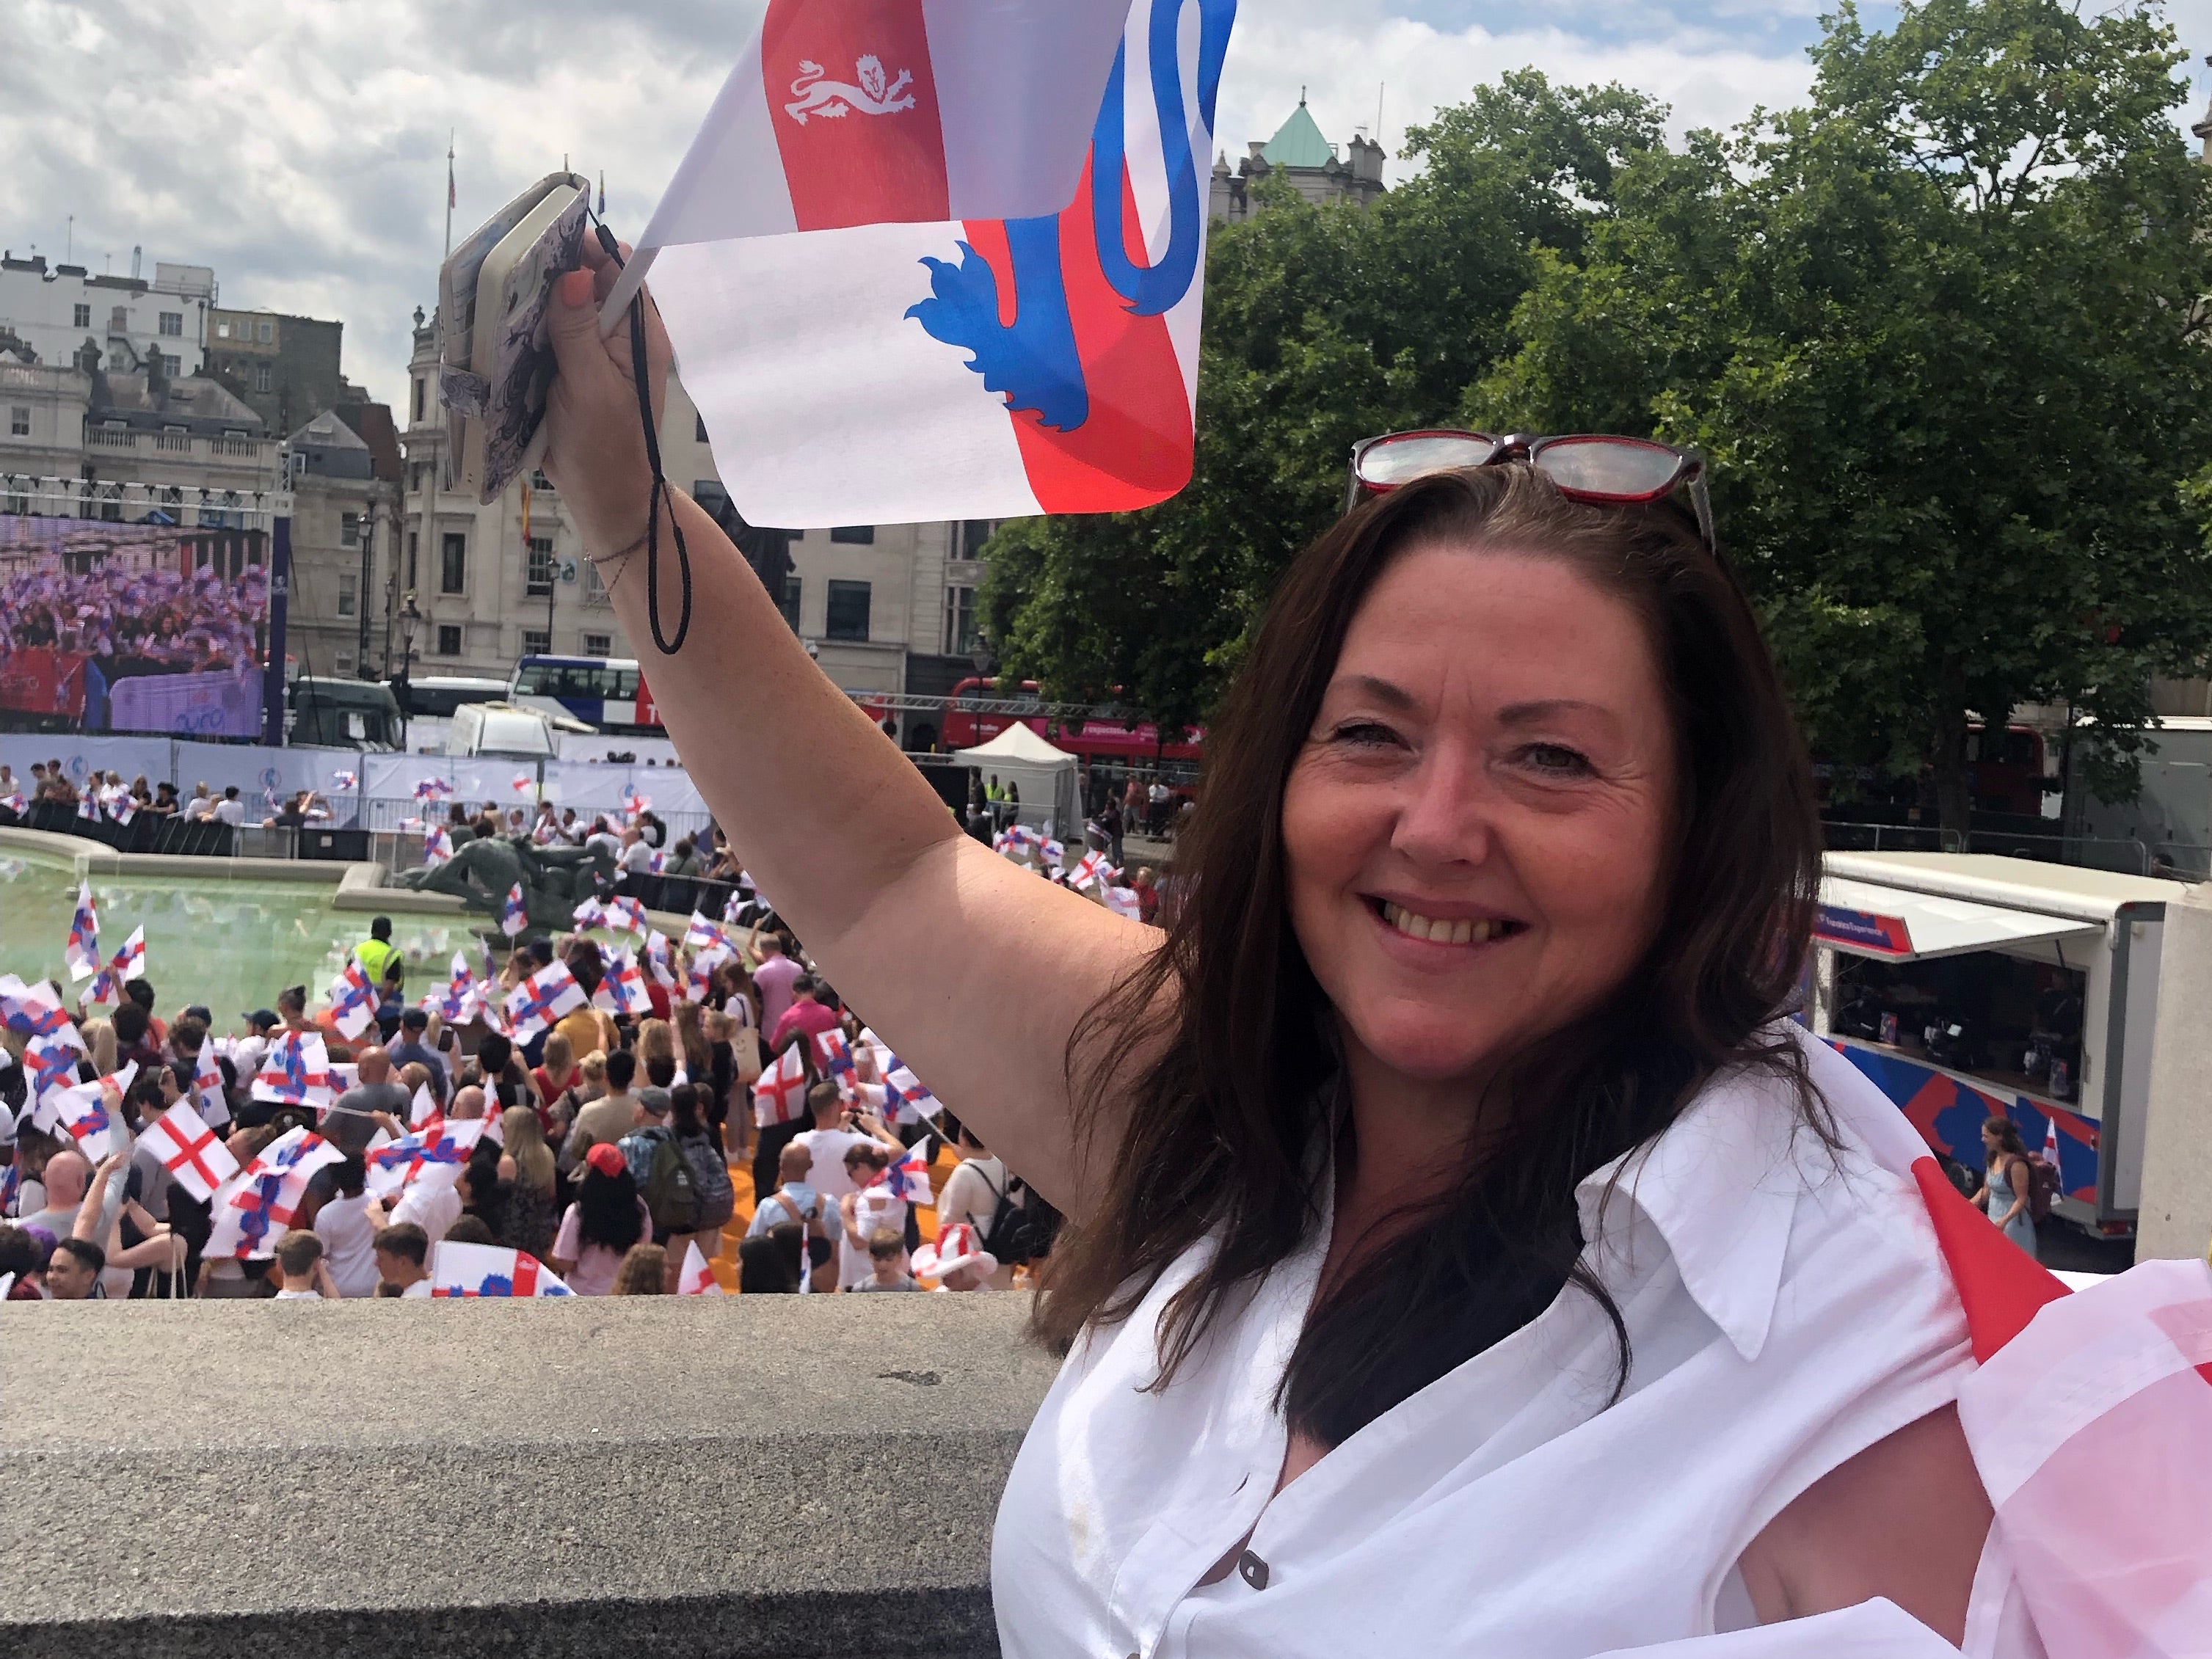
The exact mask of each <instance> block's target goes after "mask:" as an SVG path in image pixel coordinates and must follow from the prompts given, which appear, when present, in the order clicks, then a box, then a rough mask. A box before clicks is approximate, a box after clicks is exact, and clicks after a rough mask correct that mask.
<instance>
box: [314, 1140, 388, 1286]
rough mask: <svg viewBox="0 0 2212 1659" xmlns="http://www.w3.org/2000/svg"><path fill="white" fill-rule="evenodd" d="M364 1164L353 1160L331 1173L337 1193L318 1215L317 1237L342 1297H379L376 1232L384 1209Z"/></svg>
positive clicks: (316, 1224) (327, 1201) (316, 1216)
mask: <svg viewBox="0 0 2212 1659" xmlns="http://www.w3.org/2000/svg"><path fill="white" fill-rule="evenodd" d="M364 1175H365V1171H364V1170H362V1163H361V1160H360V1159H359V1158H348V1159H347V1160H346V1161H345V1162H344V1163H343V1164H338V1165H337V1167H335V1168H334V1169H333V1170H331V1180H332V1182H334V1184H335V1185H336V1187H337V1191H336V1192H335V1193H334V1194H332V1195H331V1197H330V1198H328V1199H326V1200H324V1203H323V1207H322V1208H321V1209H319V1210H318V1211H316V1212H315V1237H317V1238H319V1239H321V1240H322V1241H323V1255H324V1260H325V1263H326V1264H327V1265H328V1267H329V1268H330V1275H331V1283H332V1284H333V1285H337V1287H338V1294H339V1295H340V1296H346V1297H356V1296H374V1295H375V1294H376V1278H377V1275H376V1252H375V1244H376V1230H377V1224H378V1223H379V1222H380V1221H381V1220H382V1219H383V1218H384V1207H383V1206H382V1205H380V1204H379V1203H378V1202H377V1200H376V1198H375V1196H374V1194H371V1193H370V1192H368V1190H367V1189H366V1187H365V1186H364V1184H363V1182H364Z"/></svg>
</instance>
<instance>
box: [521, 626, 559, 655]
mask: <svg viewBox="0 0 2212 1659" xmlns="http://www.w3.org/2000/svg"><path fill="white" fill-rule="evenodd" d="M522 654H523V655H524V656H526V657H550V656H551V655H552V654H553V635H551V634H550V632H549V631H547V630H546V629H543V628H526V629H523V630H522Z"/></svg>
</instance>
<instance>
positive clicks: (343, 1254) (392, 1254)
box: [0, 843, 1057, 1300]
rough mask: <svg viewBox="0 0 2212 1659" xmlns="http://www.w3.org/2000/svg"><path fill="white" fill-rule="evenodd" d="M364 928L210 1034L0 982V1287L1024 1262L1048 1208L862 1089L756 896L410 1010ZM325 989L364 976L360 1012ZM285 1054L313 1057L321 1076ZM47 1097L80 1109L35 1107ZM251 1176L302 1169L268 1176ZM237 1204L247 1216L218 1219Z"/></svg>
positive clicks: (582, 1277) (191, 1287) (128, 1009)
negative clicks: (317, 988) (478, 1249)
mask: <svg viewBox="0 0 2212 1659" xmlns="http://www.w3.org/2000/svg"><path fill="white" fill-rule="evenodd" d="M679 844H680V843H679ZM756 908H758V907H756ZM663 947H665V948H663ZM639 955H641V956H643V957H646V958H647V961H648V963H650V965H651V966H652V968H653V971H652V972H649V973H641V972H639V971H637V963H638V956H639ZM410 965H411V964H410V963H408V962H407V961H406V959H405V957H404V954H403V953H402V952H401V951H400V950H399V949H398V947H397V946H396V945H394V944H393V943H392V927H391V923H390V921H389V919H388V918H384V917H379V918H377V919H376V920H375V921H374V922H373V923H372V924H371V928H370V933H369V936H368V938H367V939H363V940H362V941H361V942H360V944H359V945H356V947H355V948H354V950H353V951H352V953H351V956H350V958H349V963H348V964H347V968H346V970H345V973H344V975H342V977H341V981H340V984H339V985H338V986H337V987H332V994H331V997H329V998H328V999H323V998H318V997H314V996H313V995H311V994H310V991H309V989H308V987H306V986H298V985H295V986H291V987H286V988H284V989H283V990H281V991H279V992H278V993H277V994H276V996H275V997H274V998H273V999H272V1006H270V1007H267V1008H262V1009H258V1010H254V1011H252V1012H248V1013H246V1015H244V1016H243V1017H242V1024H240V1026H238V1027H237V1028H236V1029H234V1030H231V1031H230V1032H228V1034H224V1033H223V1032H222V1030H221V1026H222V1022H220V1021H219V1020H218V1019H217V1018H216V1016H215V1014H214V1012H213V1011H211V1010H210V1009H209V1008H207V1007H205V1006H197V1005H186V1006H179V1007H176V1008H174V1009H172V1010H169V1011H167V1012H162V1011H161V1005H160V1001H159V999H158V997H157V995H156V994H155V989H154V983H153V981H152V980H151V979H149V978H148V977H145V976H144V975H143V973H142V974H141V975H140V976H138V977H126V976H125V973H126V971H127V970H125V969H122V968H120V967H118V969H116V970H115V978H114V980H113V981H112V982H111V983H109V984H108V985H107V987H106V994H107V995H109V996H112V1000H102V1001H98V1002H84V1001H79V1002H78V1003H77V1004H76V1006H74V1007H71V1006H68V1004H67V1001H66V996H65V994H64V991H63V988H62V987H61V985H60V984H59V983H58V982H57V981H40V982H38V983H35V984H31V985H25V984H23V983H22V982H21V981H17V980H12V979H9V978H6V977H0V1019H4V1025H0V1059H4V1061H5V1062H7V1063H4V1064H0V1281H4V1282H5V1283H6V1284H7V1285H8V1288H7V1291H6V1295H7V1297H9V1298H10V1299H29V1298H33V1297H40V1298H52V1299H63V1300H69V1299H76V1298H79V1297H95V1298H97V1297H106V1298H113V1299H121V1298H126V1297H271V1298H278V1297H281V1298H305V1297H374V1296H389V1297H425V1296H430V1295H433V1294H464V1293H465V1292H464V1291H458V1290H456V1291H441V1290H439V1289H438V1288H437V1286H438V1285H439V1282H440V1275H439V1272H438V1266H437V1264H438V1252H439V1249H440V1248H441V1245H443V1244H447V1243H453V1244H470V1245H479V1246H492V1247H495V1248H496V1249H503V1250H510V1251H514V1252H519V1253H520V1255H522V1256H524V1257H526V1258H528V1259H529V1260H530V1261H531V1262H532V1264H533V1267H534V1266H535V1264H542V1265H543V1267H544V1268H546V1269H549V1270H550V1273H551V1274H553V1275H557V1276H558V1279H559V1281H560V1282H561V1283H562V1284H563V1285H565V1288H566V1289H567V1290H568V1291H569V1292H572V1293H574V1294H578V1295H586V1296H598V1295H610V1294H612V1295H638V1294H659V1293H666V1292H672V1291H707V1290H709V1289H710V1288H711V1289H712V1290H713V1291H715V1292H719V1291H720V1290H721V1289H722V1288H723V1287H722V1286H721V1285H720V1281H719V1279H714V1278H713V1276H712V1264H714V1263H716V1262H717V1261H724V1264H725V1266H726V1267H727V1266H729V1265H732V1264H730V1263H728V1262H727V1261H726V1260H725V1257H726V1252H725V1244H726V1242H728V1243H733V1244H734V1247H735V1249H734V1256H735V1261H734V1264H733V1265H734V1267H735V1279H736V1287H737V1289H738V1291H740V1292H742V1293H747V1294H762V1293H817V1292H836V1291H845V1292H849V1293H866V1292H880V1291H913V1290H921V1289H927V1288H935V1289H937V1290H939V1291H978V1290H987V1289H992V1288H1005V1287H1007V1286H1010V1285H1012V1284H1013V1283H1015V1282H1016V1278H1017V1275H1018V1273H1019V1272H1021V1271H1023V1270H1024V1267H1025V1265H1026V1264H1028V1263H1030V1262H1033V1261H1035V1260H1036V1259H1037V1258H1038V1257H1039V1256H1041V1255H1042V1254H1043V1253H1044V1252H1045V1251H1046V1250H1047V1249H1049V1245H1050V1239H1051V1236H1052V1231H1053V1230H1054V1226H1055V1225H1056V1221H1057V1218H1056V1216H1054V1214H1053V1212H1051V1211H1050V1210H1049V1209H1048V1206H1045V1205H1044V1204H1043V1202H1042V1200H1039V1199H1037V1198H1036V1197H1035V1195H1034V1194H1030V1193H1028V1192H1027V1191H1026V1190H1025V1189H1024V1188H1023V1186H1022V1184H1021V1183H1020V1182H1018V1180H1016V1179H1014V1178H1013V1177H1012V1176H1010V1175H1009V1173H1008V1172H1007V1171H1006V1168H1005V1166H1004V1165H1003V1164H1000V1162H999V1161H998V1160H997V1159H996V1158H993V1157H992V1156H991V1155H990V1153H989V1152H988V1150H987V1148H985V1147H984V1146H982V1145H981V1143H980V1142H979V1141H977V1140H976V1139H975V1137H974V1135H973V1134H972V1133H969V1132H968V1131H967V1130H966V1129H964V1128H963V1126H961V1125H960V1124H959V1122H958V1121H957V1119H956V1118H955V1117H954V1116H953V1115H952V1114H951V1112H949V1111H946V1110H945V1109H942V1108H941V1107H940V1106H939V1104H938V1103H936V1102H935V1101H934V1099H933V1097H929V1095H928V1094H927V1091H926V1090H924V1089H921V1088H919V1087H918V1086H916V1087H908V1088H905V1089H903V1090H902V1088H900V1087H898V1086H896V1085H893V1084H890V1083H887V1081H886V1079H887V1078H888V1077H890V1076H893V1075H894V1074H898V1075H903V1074H899V1073H897V1072H896V1068H897V1062H896V1056H895V1055H891V1054H889V1052H888V1050H886V1049H885V1048H884V1047H883V1045H882V1044H881V1043H880V1042H878V1041H877V1040H876V1039H875V1037H874V1034H873V1033H872V1031H870V1030H868V1029H867V1027H866V1024H864V1023H863V1022H862V1021H861V1020H860V1018H859V1017H858V1016H857V1015H856V1014H855V1013H854V1011H853V1010H851V1009H849V1008H848V1007H846V1006H843V1005H842V1003H841V1002H840V1000H838V998H837V996H836V993H835V991H834V990H832V989H831V987H829V986H828V985H827V984H826V983H824V982H823V981H822V980H821V979H820V978H819V977H818V976H817V975H815V974H814V973H812V972H811V968H810V964H809V963H808V961H807V958H806V957H805V954H804V952H803V951H801V949H800V948H799V944H798V942H797V941H796V939H793V937H792V936H791V935H790V934H789V933H787V932H786V931H783V930H782V929H781V927H780V926H779V925H777V923H776V921H775V917H774V916H773V914H772V913H766V912H762V913H761V914H760V915H758V916H757V918H756V920H755V921H754V923H753V925H751V926H750V927H722V926H720V925H718V924H713V923H708V922H707V921H705V919H704V918H700V917H695V918H694V926H693V929H692V930H691V932H690V933H687V934H686V935H685V941H684V943H682V944H677V943H675V942H673V941H671V940H668V939H665V936H664V937H662V938H661V939H660V940H659V946H658V947H655V948H649V949H647V950H645V951H641V952H639V953H637V955H633V954H632V952H631V951H629V949H627V948H625V947H624V946H623V945H617V944H615V943H614V942H612V936H611V935H610V934H609V933H607V932H606V931H605V930H604V929H602V930H600V931H599V936H597V937H594V934H593V932H592V930H589V929H585V930H580V931H578V932H576V933H565V934H561V935H558V936H551V935H540V936H537V937H531V938H526V939H520V940H519V941H516V942H515V943H514V945H513V949H512V951H511V952H510V954H509V955H508V957H507V961H506V962H505V963H504V964H503V965H501V966H500V967H499V968H498V969H497V971H496V972H495V973H494V972H491V971H489V969H490V966H491V964H490V963H489V962H487V963H485V964H484V967H485V969H486V971H485V972H484V974H483V977H482V978H481V979H471V981H470V982H469V983H468V984H467V986H466V988H465V990H464V989H457V986H459V983H460V979H461V976H460V975H458V973H457V975H456V978H455V980H453V981H443V982H441V983H440V984H438V985H435V986H433V987H428V990H427V992H425V993H424V994H420V995H418V996H413V997H411V998H410V992H414V991H416V990H418V989H420V987H410V986H409V985H408V983H407V979H408V975H409V971H410ZM617 977H621V978H622V979H623V981H624V983H623V987H621V989H622V994H620V995H616V994H613V993H615V992H616V991H617V987H616V986H614V985H611V984H610V983H609V981H610V980H611V979H614V978H617ZM555 980H558V981H560V982H561V983H562V985H563V986H568V985H570V984H573V987H574V991H573V993H571V994H568V995H567V996H566V998H565V1001H564V1003H563V1006H562V1012H560V1014H559V1017H558V1018H550V1017H545V1018H539V1019H537V1020H524V1021H521V1022H517V1021H515V1020H514V1019H513V1018H510V1016H509V1015H508V1014H507V1012H505V1010H506V1009H507V1007H508V1006H510V1005H513V1004H514V1003H515V1002H516V1000H517V999H518V998H520V1001H521V1002H522V1003H523V1004H527V1003H528V1002H529V1000H530V999H531V998H532V995H533V994H535V987H544V986H545V985H547V984H549V983H551V982H553V981H555ZM349 981H356V982H358V983H359V984H361V985H363V986H366V987H373V991H372V993H371V994H368V996H366V997H365V998H364V999H363V1006H362V1010H361V1011H360V1012H353V1011H351V1010H350V1009H349V1006H347V1002H346V995H345V992H344V987H345V985H346V984H347V983H348V982H349ZM101 984H102V981H101V980H95V981H94V987H92V988H93V990H94V992H97V991H98V990H99V987H100V986H101ZM58 1042H59V1043H63V1044H64V1045H65V1046H66V1048H67V1050H68V1052H67V1053H66V1054H64V1055H63V1057H62V1058H63V1061H64V1062H65V1063H64V1064H63V1065H62V1066H61V1069H60V1070H58V1071H57V1070H55V1069H53V1068H54V1066H55V1064H56V1062H55V1060H54V1059H53V1055H54V1054H56V1052H57V1050H56V1048H55V1046H54V1045H55V1044H56V1043H58ZM286 1066H290V1067H292V1068H293V1071H294V1074H295V1079H296V1078H298V1077H300V1076H301V1075H302V1074H303V1073H302V1068H305V1070H306V1071H307V1072H313V1071H314V1068H316V1067H326V1068H327V1073H328V1076H327V1087H326V1090H325V1091H324V1092H322V1093H321V1094H320V1095H318V1094H317V1093H316V1092H315V1091H313V1090H312V1089H308V1090H306V1091H304V1092H303V1091H301V1089H298V1088H294V1087H290V1086H289V1085H287V1084H286V1083H285V1082H284V1080H283V1068H284V1067H286ZM316 1075H320V1073H316ZM272 1079H274V1081H273V1082H272ZM59 1091H74V1094H75V1095H76V1096H77V1097H86V1105H85V1106H84V1108H83V1109H82V1115H80V1116H77V1117H76V1118H75V1119H70V1115H68V1114H61V1115H59V1116H61V1117H62V1118H63V1119H64V1120H65V1121H56V1117H57V1114H54V1113H52V1112H51V1111H49V1112H47V1113H46V1114H45V1115H41V1113H40V1110H39V1107H40V1103H41V1101H42V1100H46V1101H51V1100H52V1099H53V1098H56V1097H58V1093H59ZM95 1098H96V1102H97V1106H98V1110H97V1111H94V1109H93V1100H94V1099H95ZM179 1108H181V1109H182V1110H181V1111H179ZM86 1121H91V1122H92V1123H93V1124H94V1129H95V1132H94V1133H85V1132H84V1126H85V1123H86ZM179 1126H181V1127H179ZM210 1143H219V1144H220V1146H221V1147H222V1152H224V1153H226V1154H227V1158H225V1159H224V1160H223V1161H222V1162H223V1167H225V1168H228V1167H230V1166H235V1169H236V1170H237V1171H238V1172H239V1173H237V1174H236V1175H234V1176H229V1177H228V1184H223V1185H216V1186H215V1188H214V1190H212V1191H211V1192H210V1191H207V1190H205V1189H206V1188H207V1187H208V1186H209V1185H210V1183H209V1182H206V1181H200V1182H195V1181H194V1180H193V1179H192V1178H191V1176H192V1171H193V1170H194V1169H197V1170H200V1172H201V1173H202V1174H205V1173H207V1169H206V1164H207V1157H208V1156H211V1155H210V1154H208V1153H207V1148H208V1146H209V1145H210ZM88 1146H92V1147H93V1149H94V1150H93V1151H92V1152H91V1155H88V1151H87V1147H88ZM410 1153H411V1154H419V1158H410ZM396 1160H404V1161H408V1162H410V1163H412V1165H413V1167H412V1168H411V1169H410V1170H409V1171H408V1176H407V1178H406V1179H405V1180H404V1182H394V1181H393V1180H392V1178H391V1175H390V1172H391V1170H392V1169H393V1168H394V1167H395V1161H396ZM278 1164H283V1165H284V1166H285V1167H292V1166H294V1165H296V1166H297V1167H299V1168H301V1169H306V1168H308V1167H310V1166H313V1174H312V1175H311V1176H307V1177H306V1178H305V1180H304V1182H303V1183H301V1185H299V1187H298V1188H296V1190H295V1189H290V1188H284V1187H283V1185H282V1182H280V1181H278V1180H277V1178H276V1177H277V1176H280V1175H281V1174H282V1173H283V1170H281V1169H279V1168H277V1167H276V1166H277V1165H278ZM948 1164H950V1165H951V1167H950V1169H949V1170H947V1168H946V1166H947V1165H948ZM733 1166H734V1168H733ZM262 1171H273V1173H270V1174H268V1175H267V1177H266V1181H265V1184H264V1186H263V1188H261V1189H260V1192H259V1196H258V1200H257V1197H256V1192H255V1180H256V1176H257V1172H262ZM932 1175H937V1176H941V1177H942V1178H943V1185H942V1189H941V1190H933V1186H932V1182H931V1179H930V1177H931V1176H932ZM196 1186H197V1187H198V1188H201V1189H202V1190H199V1191H196V1190H195V1187H196ZM234 1191H243V1192H245V1193H246V1201H248V1202H254V1201H263V1209H264V1212H265V1214H266V1218H267V1220H268V1222H269V1223H270V1225H264V1226H263V1227H261V1228H260V1229H259V1230H258V1231H256V1230H255V1229H253V1228H248V1229H246V1231H245V1232H243V1233H241V1231H240V1229H239V1227H238V1226H236V1225H228V1226H226V1225H225V1222H224V1218H223V1216H222V1211H223V1209H224V1207H225V1206H226V1204H230V1203H236V1202H238V1201H240V1200H235V1199H234V1198H233V1196H232V1194H233V1192H234ZM748 1191H749V1192H750V1194H751V1195H753V1197H752V1200H751V1201H750V1202H748V1201H747V1200H746V1197H745V1194H746V1193H747V1192H748ZM272 1194H279V1195H278V1196H276V1197H274V1198H273V1200H272V1199H271V1195H272ZM264 1200H265V1201H264ZM918 1210H933V1212H934V1219H935V1225H934V1226H933V1228H931V1229H928V1230H927V1231H925V1230H924V1229H923V1227H922V1226H921V1218H920V1217H919V1216H918V1214H917V1211H918ZM519 1277H520V1276H519V1275H510V1277H509V1280H507V1281H503V1282H513V1281H514V1280H516V1279H519ZM925 1281H927V1282H925ZM514 1293H518V1294H519V1293H520V1291H516V1292H514Z"/></svg>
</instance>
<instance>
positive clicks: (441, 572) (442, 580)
mask: <svg viewBox="0 0 2212 1659" xmlns="http://www.w3.org/2000/svg"><path fill="white" fill-rule="evenodd" d="M438 591H439V592H441V593H465V592H468V591H469V538H468V537H467V536H466V535H465V534H463V533H461V532H455V531H448V532H447V533H446V540H445V553H444V556H442V557H441V559H440V560H439V562H438Z"/></svg>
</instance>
